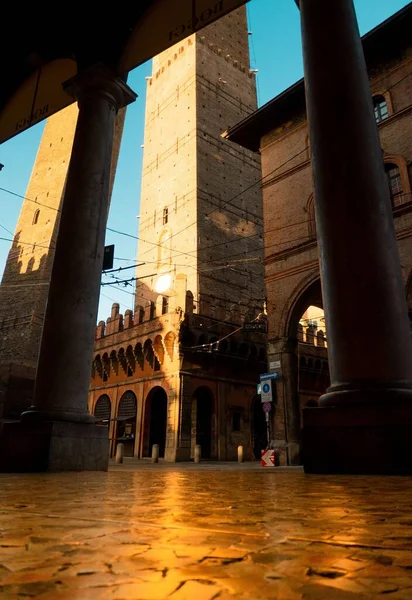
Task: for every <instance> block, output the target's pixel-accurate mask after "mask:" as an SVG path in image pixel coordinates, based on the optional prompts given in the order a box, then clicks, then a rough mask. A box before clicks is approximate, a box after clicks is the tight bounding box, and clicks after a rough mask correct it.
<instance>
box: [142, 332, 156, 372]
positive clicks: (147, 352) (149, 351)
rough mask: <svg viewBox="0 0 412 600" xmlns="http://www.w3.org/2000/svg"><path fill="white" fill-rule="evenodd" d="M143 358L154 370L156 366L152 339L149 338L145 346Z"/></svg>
mask: <svg viewBox="0 0 412 600" xmlns="http://www.w3.org/2000/svg"><path fill="white" fill-rule="evenodd" d="M143 356H144V357H145V360H146V362H147V364H148V365H149V366H150V367H151V368H152V369H154V366H155V354H154V350H153V342H152V340H151V339H150V338H147V340H146V341H145V343H144V344H143Z"/></svg>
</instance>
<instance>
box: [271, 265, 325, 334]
mask: <svg viewBox="0 0 412 600" xmlns="http://www.w3.org/2000/svg"><path fill="white" fill-rule="evenodd" d="M311 305H313V306H318V307H319V308H320V309H322V310H323V300H322V289H321V285H320V276H319V271H318V269H316V271H312V272H311V273H310V274H309V275H307V276H306V277H305V278H304V279H302V280H301V281H300V282H299V284H298V285H297V286H296V287H295V288H294V290H293V292H292V294H291V295H290V297H289V300H288V302H287V303H285V307H284V309H283V312H282V316H281V320H280V325H279V327H280V331H279V337H284V338H293V339H297V330H298V324H299V321H300V318H301V316H302V315H303V313H304V312H305V309H306V308H307V307H308V306H311Z"/></svg>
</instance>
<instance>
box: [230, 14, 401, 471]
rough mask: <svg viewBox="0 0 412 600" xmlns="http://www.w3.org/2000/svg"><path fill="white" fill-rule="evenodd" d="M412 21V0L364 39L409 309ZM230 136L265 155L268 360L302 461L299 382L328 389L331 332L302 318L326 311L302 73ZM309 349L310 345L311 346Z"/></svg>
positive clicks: (280, 434) (294, 455)
mask: <svg viewBox="0 0 412 600" xmlns="http://www.w3.org/2000/svg"><path fill="white" fill-rule="evenodd" d="M411 27H412V9H411V6H410V5H409V6H408V7H406V8H405V9H403V10H401V11H400V12H398V13H397V14H396V15H394V16H393V17H392V18H390V19H388V20H387V21H385V22H384V23H382V24H381V25H380V26H378V27H377V28H376V29H374V30H373V31H371V32H370V33H368V34H367V35H365V36H364V38H363V48H364V53H365V58H366V64H367V68H368V73H369V78H370V85H371V94H372V100H373V106H374V112H375V119H376V122H377V124H378V129H379V135H380V140H381V148H382V157H383V161H384V168H385V171H386V174H387V183H388V186H389V189H390V197H391V201H392V209H393V218H394V223H395V229H396V236H397V240H398V247H399V253H400V259H401V266H402V271H403V278H404V283H405V294H406V296H407V299H408V305H409V311H410V314H412V294H411V267H412V196H411V181H412V103H411V98H412V77H411V68H412V45H411V37H410V31H411ZM342 93H344V91H342ZM225 137H226V138H227V139H229V140H232V141H234V142H237V143H239V144H241V145H242V147H246V148H248V149H250V150H254V151H258V152H260V155H261V158H262V172H263V202H264V239H265V282H266V292H267V298H268V323H269V333H268V336H269V339H268V360H269V364H270V363H271V362H273V361H280V363H281V378H280V379H279V381H277V382H276V388H277V406H276V410H275V421H274V429H275V440H276V445H277V446H278V447H279V448H280V449H285V450H286V453H287V460H288V462H289V463H290V464H295V463H298V462H299V461H300V456H299V451H300V440H301V424H302V409H304V408H305V407H307V406H313V405H315V404H316V395H314V393H313V392H314V391H315V390H313V391H312V393H311V394H306V393H302V391H303V390H302V387H307V385H308V384H307V379H308V377H310V378H311V380H312V382H313V381H314V378H316V377H318V375H322V377H323V378H321V379H318V382H317V384H316V386H315V387H316V389H317V391H318V393H317V395H318V396H319V395H320V394H322V393H324V392H325V390H326V388H327V386H328V377H327V373H326V374H322V371H323V370H325V366H326V361H327V349H326V345H327V344H326V339H327V335H326V336H325V335H323V334H325V329H324V328H323V329H321V328H320V326H319V325H320V324H319V323H317V324H316V328H315V327H313V324H312V323H310V327H308V326H307V323H309V322H310V319H309V320H308V317H307V316H305V311H307V310H308V307H314V308H315V309H317V310H318V315H319V316H321V315H323V302H322V292H321V285H320V275H319V262H318V246H317V239H316V222H315V205H314V202H315V199H314V196H313V185H312V171H311V152H310V144H309V133H308V124H307V118H306V107H305V92H304V83H303V80H302V81H299V82H298V83H296V84H295V85H293V86H292V87H291V88H289V89H287V90H286V91H284V92H283V93H282V94H280V95H279V96H278V97H276V98H274V99H273V100H272V101H270V102H269V103H268V104H266V105H265V106H263V107H262V108H261V109H259V110H258V111H257V112H256V113H255V114H254V115H252V116H251V117H249V118H247V119H245V120H244V121H243V122H241V123H239V124H238V125H237V126H235V127H234V128H232V129H230V130H229V131H228V132H226V134H225ZM336 143H339V140H338V139H337V140H336ZM330 201H331V202H333V199H332V198H331V200H330ZM302 317H303V320H302ZM384 318H385V315H382V319H384ZM303 325H305V327H306V331H304V327H303ZM347 327H350V328H352V327H355V328H359V329H361V328H362V322H351V323H347ZM376 327H379V323H376ZM308 329H309V339H308V337H307V336H308ZM319 331H322V335H321V336H319ZM326 334H327V332H326ZM303 336H305V337H303ZM302 342H304V346H303V345H302ZM308 342H309V343H308ZM313 342H315V344H314V343H313ZM388 343H390V342H389V340H388ZM309 346H310V347H311V352H310V353H307V350H308V348H309ZM348 351H350V349H348ZM305 354H306V355H305ZM309 354H310V356H309ZM319 368H320V370H319ZM323 375H324V376H323ZM305 382H306V383H305Z"/></svg>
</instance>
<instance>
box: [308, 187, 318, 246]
mask: <svg viewBox="0 0 412 600" xmlns="http://www.w3.org/2000/svg"><path fill="white" fill-rule="evenodd" d="M306 214H307V215H308V235H309V239H310V240H313V239H314V238H316V220H315V199H314V196H313V194H312V195H311V196H310V198H309V200H308V201H307V204H306Z"/></svg>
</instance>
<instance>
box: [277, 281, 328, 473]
mask: <svg viewBox="0 0 412 600" xmlns="http://www.w3.org/2000/svg"><path fill="white" fill-rule="evenodd" d="M288 307H289V308H288V311H287V312H286V310H285V312H284V315H283V319H284V320H283V323H284V331H285V334H286V336H287V339H288V341H287V344H286V345H285V348H284V350H283V353H282V381H279V383H278V384H277V390H278V391H279V396H280V401H281V402H282V404H283V407H284V414H287V415H288V419H287V421H283V419H284V417H283V416H279V418H280V419H282V422H277V423H276V431H278V432H279V431H284V432H285V437H284V439H282V440H281V441H282V442H284V443H285V444H286V447H287V448H288V461H289V464H296V463H297V462H298V461H299V445H300V439H301V427H302V409H304V408H307V409H308V410H309V409H311V408H314V406H313V405H309V406H308V402H309V400H316V401H317V399H318V398H319V397H320V396H321V395H322V394H323V393H325V391H326V389H327V387H328V386H329V371H328V369H326V370H324V369H322V368H321V367H322V364H324V363H326V364H327V360H328V351H327V331H326V325H325V319H324V312H323V300H322V291H321V285H320V279H319V276H318V275H317V276H315V274H312V276H311V278H310V279H307V280H306V282H305V283H304V282H302V285H301V286H300V289H297V290H295V293H294V297H293V298H292V299H291V300H290V301H289V303H288ZM278 399H279V398H278ZM275 418H276V417H275Z"/></svg>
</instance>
